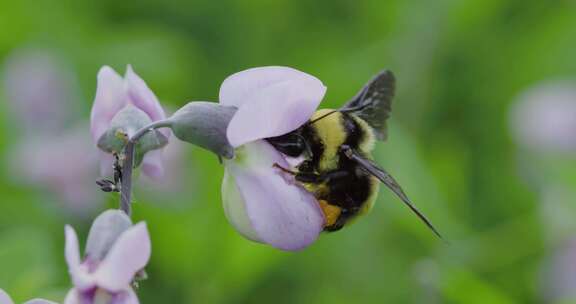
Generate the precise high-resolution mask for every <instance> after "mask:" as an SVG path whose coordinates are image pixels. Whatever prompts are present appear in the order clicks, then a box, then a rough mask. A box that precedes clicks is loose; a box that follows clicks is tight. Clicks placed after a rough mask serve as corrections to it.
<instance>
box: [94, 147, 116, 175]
mask: <svg viewBox="0 0 576 304" xmlns="http://www.w3.org/2000/svg"><path fill="white" fill-rule="evenodd" d="M98 163H99V167H100V176H112V174H114V156H113V155H112V154H110V153H107V152H104V151H102V150H100V149H98Z"/></svg>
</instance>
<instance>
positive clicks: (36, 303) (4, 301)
mask: <svg viewBox="0 0 576 304" xmlns="http://www.w3.org/2000/svg"><path fill="white" fill-rule="evenodd" d="M0 304H14V301H12V298H10V296H9V295H8V294H7V293H6V292H5V291H4V290H2V289H0ZM24 304H57V303H56V302H52V301H48V300H44V299H32V300H29V301H27V302H25V303H24Z"/></svg>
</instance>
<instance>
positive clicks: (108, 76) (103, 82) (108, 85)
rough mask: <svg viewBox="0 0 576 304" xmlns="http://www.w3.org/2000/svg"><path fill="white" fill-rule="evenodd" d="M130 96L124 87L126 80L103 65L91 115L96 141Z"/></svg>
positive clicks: (93, 134)
mask: <svg viewBox="0 0 576 304" xmlns="http://www.w3.org/2000/svg"><path fill="white" fill-rule="evenodd" d="M127 102H128V98H127V95H126V91H125V88H124V80H123V79H122V77H120V75H118V73H116V72H115V71H114V70H113V69H112V68H110V67H109V66H103V67H102V68H101V69H100V71H99V72H98V85H97V88H96V98H95V99H94V105H93V106H92V113H91V115H90V133H91V134H92V138H93V139H94V142H98V139H99V138H100V136H102V134H104V132H105V131H106V129H107V128H108V124H109V123H110V120H112V117H114V115H116V112H118V111H119V110H120V109H122V108H123V107H124V106H125V105H126V103H127Z"/></svg>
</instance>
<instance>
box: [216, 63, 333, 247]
mask: <svg viewBox="0 0 576 304" xmlns="http://www.w3.org/2000/svg"><path fill="white" fill-rule="evenodd" d="M325 92H326V87H324V85H323V84H322V82H321V81H320V80H318V79H317V78H315V77H313V76H311V75H308V74H306V73H303V72H300V71H297V70H295V69H292V68H287V67H262V68H254V69H249V70H246V71H242V72H239V73H236V74H234V75H232V76H230V77H228V78H227V79H226V80H225V81H224V83H223V84H222V86H221V87H220V103H221V104H222V105H226V106H235V107H237V108H238V111H237V112H236V113H235V114H234V116H233V117H232V120H231V121H230V124H229V125H228V129H227V137H228V141H229V142H230V144H231V145H232V146H233V147H234V148H235V153H236V156H235V158H234V159H232V160H225V161H224V164H225V167H226V173H225V177H224V181H223V183H222V198H223V203H224V211H225V213H226V216H227V218H228V220H229V221H230V222H231V223H232V225H233V226H234V227H235V228H236V229H237V230H238V231H239V232H240V233H241V234H242V235H243V236H245V237H246V238H248V239H251V240H253V241H257V242H262V243H267V244H270V245H272V246H274V247H276V248H279V249H283V250H299V249H302V248H304V247H306V246H308V245H310V244H311V243H313V242H314V241H315V240H316V239H317V237H318V235H319V233H320V232H321V231H322V229H323V225H324V216H323V214H322V211H321V210H320V207H319V206H318V202H317V201H316V199H315V198H314V196H313V195H312V194H310V193H309V192H307V191H306V190H304V189H303V188H302V187H300V186H299V185H297V184H296V183H295V181H294V180H292V179H291V177H288V176H285V175H284V174H283V173H281V172H280V171H279V170H278V169H277V168H274V167H273V165H274V164H275V163H276V164H279V165H280V166H283V167H289V164H288V163H287V160H286V159H285V157H284V156H283V155H282V154H281V153H279V152H278V151H276V150H275V149H274V148H273V147H272V146H271V145H270V144H268V143H267V142H266V141H264V140H263V139H264V138H268V137H274V136H279V135H283V134H286V133H288V132H291V131H293V130H295V129H297V128H298V127H300V126H302V125H303V124H304V123H305V122H306V121H308V120H309V119H310V117H311V116H312V114H313V113H314V111H315V110H316V108H317V106H318V105H319V103H320V101H321V100H322V98H323V96H324V93H325Z"/></svg>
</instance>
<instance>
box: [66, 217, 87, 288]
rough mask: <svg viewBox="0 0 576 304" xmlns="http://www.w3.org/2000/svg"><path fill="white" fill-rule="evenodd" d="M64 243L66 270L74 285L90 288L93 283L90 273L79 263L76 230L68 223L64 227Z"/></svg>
mask: <svg viewBox="0 0 576 304" xmlns="http://www.w3.org/2000/svg"><path fill="white" fill-rule="evenodd" d="M64 232H65V238H66V244H65V248H64V255H65V258H66V263H67V264H68V272H69V273H70V277H71V278H72V282H73V283H74V286H76V287H77V288H81V289H86V288H90V287H91V286H92V283H93V279H92V277H91V275H90V274H89V273H88V272H87V270H86V267H85V266H82V265H81V260H80V250H79V246H78V236H77V235H76V231H74V228H72V227H71V226H70V225H66V226H65V227H64Z"/></svg>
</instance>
